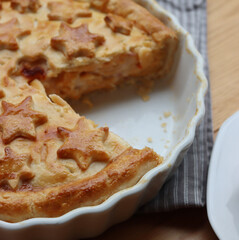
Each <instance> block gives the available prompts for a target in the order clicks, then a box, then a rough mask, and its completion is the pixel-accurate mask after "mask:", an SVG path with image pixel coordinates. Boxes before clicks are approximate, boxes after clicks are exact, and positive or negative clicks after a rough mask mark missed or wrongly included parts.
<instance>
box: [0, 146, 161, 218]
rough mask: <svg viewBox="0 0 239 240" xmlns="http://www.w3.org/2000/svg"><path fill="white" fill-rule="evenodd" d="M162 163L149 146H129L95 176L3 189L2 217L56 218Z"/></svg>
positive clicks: (130, 183)
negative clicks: (53, 184) (40, 186)
mask: <svg viewBox="0 0 239 240" xmlns="http://www.w3.org/2000/svg"><path fill="white" fill-rule="evenodd" d="M161 162H162V158H160V157H159V156H158V155H157V154H156V153H154V152H153V151H152V150H151V149H149V148H145V149H143V150H137V149H133V148H128V149H127V150H125V152H123V153H122V154H121V155H119V156H118V157H116V158H115V160H114V161H113V162H112V163H111V164H109V165H108V166H107V167H106V168H104V169H103V170H101V171H100V172H98V173H97V174H95V175H94V176H91V177H88V178H85V179H82V180H78V181H76V182H72V183H69V184H66V185H63V186H58V187H52V188H47V189H43V190H40V191H31V192H24V191H23V192H6V193H4V192H3V193H2V194H1V196H0V219H1V220H4V221H9V222H18V221H22V220H25V219H29V218H33V217H57V216H61V215H63V214H65V213H67V212H69V211H71V210H73V209H75V208H78V207H83V206H94V205H97V204H100V203H102V202H103V201H105V200H106V199H107V198H109V197H110V196H111V195H113V194H114V193H116V192H118V191H120V190H122V189H126V188H129V187H131V186H134V185H135V184H136V183H137V182H138V181H139V180H140V178H141V177H142V176H143V175H144V174H145V173H147V172H148V171H149V170H150V169H152V168H154V167H156V166H157V165H159V164H160V163H161Z"/></svg>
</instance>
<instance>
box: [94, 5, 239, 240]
mask: <svg viewBox="0 0 239 240" xmlns="http://www.w3.org/2000/svg"><path fill="white" fill-rule="evenodd" d="M207 2H208V48H209V62H210V79H211V92H212V103H213V107H212V108H213V124H214V129H213V130H214V136H216V134H217V132H218V130H219V128H220V126H221V124H222V123H223V122H224V121H225V120H226V119H227V118H228V117H229V116H230V115H232V114H233V113H234V112H235V111H237V110H239V14H238V12H239V1H238V0H230V1H226V0H208V1H207ZM96 239H97V240H108V239H109V240H110V239H114V240H117V239H120V240H121V239H126V240H127V239H130V240H136V239H137V240H139V239H144V240H145V239H147V240H156V239H157V240H161V239H163V240H179V239H180V240H214V239H217V237H216V236H215V234H214V233H213V230H212V229H211V227H210V224H209V222H208V219H207V214H206V209H204V208H202V209H183V210H178V211H173V212H170V213H161V214H150V215H141V216H133V217H132V218H131V219H129V220H128V221H126V222H124V223H121V224H118V225H116V226H114V227H112V228H111V229H109V230H108V231H106V232H105V233H104V234H103V235H101V236H99V237H98V238H96Z"/></svg>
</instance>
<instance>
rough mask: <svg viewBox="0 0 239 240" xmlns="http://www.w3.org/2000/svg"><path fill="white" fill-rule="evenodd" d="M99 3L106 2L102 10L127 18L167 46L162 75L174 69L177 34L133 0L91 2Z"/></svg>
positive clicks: (93, 0)
mask: <svg viewBox="0 0 239 240" xmlns="http://www.w3.org/2000/svg"><path fill="white" fill-rule="evenodd" d="M99 1H100V2H105V5H104V7H103V9H102V8H101V10H103V11H106V12H112V13H115V14H117V15H120V16H122V17H124V18H127V19H128V20H130V21H132V22H134V23H135V25H136V26H137V27H138V28H140V29H141V30H143V31H145V32H146V33H147V34H149V35H151V36H152V38H153V39H154V41H155V42H157V43H160V44H162V43H164V44H165V45H164V46H162V48H163V47H164V48H165V49H167V54H166V55H167V57H166V59H165V63H164V69H162V70H161V72H162V74H166V73H167V72H168V71H169V70H170V68H171V67H172V63H173V60H174V58H172V53H173V52H175V51H176V50H177V47H178V37H177V33H176V32H175V31H174V30H172V29H171V28H169V27H167V26H166V25H165V24H163V23H162V22H161V21H160V20H159V19H158V18H156V17H155V16H153V15H152V14H151V13H150V12H149V11H148V10H147V9H145V8H144V7H142V6H140V5H138V4H137V3H135V2H134V1H132V0H120V1H118V0H91V2H92V5H93V6H95V4H94V2H99ZM106 2H107V3H106ZM142 16H143V17H142Z"/></svg>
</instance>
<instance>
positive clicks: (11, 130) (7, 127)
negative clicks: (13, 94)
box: [0, 96, 47, 144]
mask: <svg viewBox="0 0 239 240" xmlns="http://www.w3.org/2000/svg"><path fill="white" fill-rule="evenodd" d="M32 104H33V101H32V97H31V96H29V97H27V98H25V99H24V100H23V101H22V102H21V103H19V104H18V105H13V104H11V103H8V102H5V101H2V109H3V112H2V114H1V115H0V131H1V132H2V140H3V143H4V144H9V143H10V142H11V141H13V140H14V139H15V138H17V137H23V138H27V139H30V140H35V139H36V130H35V128H36V127H37V126H39V125H41V124H43V123H45V122H46V121H47V116H46V115H45V114H42V113H40V112H37V111H34V110H32Z"/></svg>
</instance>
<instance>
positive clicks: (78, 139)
mask: <svg viewBox="0 0 239 240" xmlns="http://www.w3.org/2000/svg"><path fill="white" fill-rule="evenodd" d="M57 130H58V134H59V135H60V136H61V137H62V138H63V139H64V140H65V141H64V143H63V145H62V146H61V147H60V148H59V149H58V151H57V154H58V157H59V158H64V159H74V160H75V161H76V163H77V165H78V166H79V168H81V169H82V170H86V169H87V168H88V167H89V165H90V164H91V162H93V161H108V160H109V154H108V152H107V150H106V148H105V146H104V142H105V140H106V139H107V137H108V133H109V129H108V128H107V127H104V128H97V129H96V128H92V127H90V126H89V125H88V124H87V120H86V119H85V118H83V117H82V118H80V119H79V120H78V122H77V123H76V126H75V127H74V129H73V130H69V129H65V128H63V127H58V129H57Z"/></svg>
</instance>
